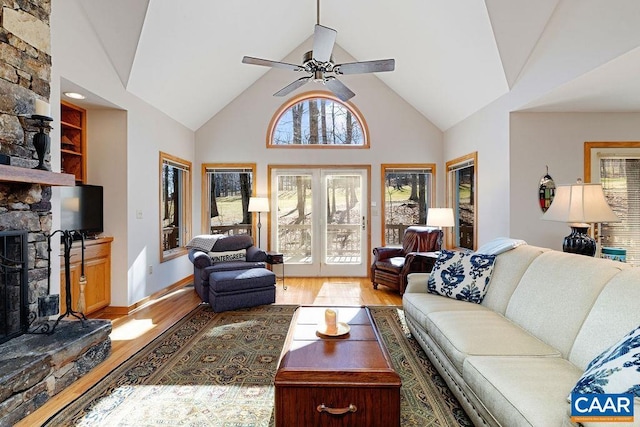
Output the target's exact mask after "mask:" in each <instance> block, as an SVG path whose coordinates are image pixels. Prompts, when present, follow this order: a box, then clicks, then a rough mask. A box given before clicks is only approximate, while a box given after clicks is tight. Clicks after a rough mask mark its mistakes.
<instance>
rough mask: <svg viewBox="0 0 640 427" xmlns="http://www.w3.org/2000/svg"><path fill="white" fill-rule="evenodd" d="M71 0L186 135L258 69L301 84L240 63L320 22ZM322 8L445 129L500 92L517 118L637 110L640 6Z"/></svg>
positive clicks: (278, 52)
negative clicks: (391, 67)
mask: <svg viewBox="0 0 640 427" xmlns="http://www.w3.org/2000/svg"><path fill="white" fill-rule="evenodd" d="M80 4H81V5H82V6H83V8H84V9H85V12H86V15H87V18H88V20H89V21H90V23H91V24H92V26H93V28H94V29H95V31H96V34H97V35H98V37H99V38H100V40H101V42H102V44H103V46H104V48H105V50H106V52H107V55H108V56H109V57H110V59H111V62H112V64H113V66H114V68H115V70H116V71H117V73H118V75H119V77H120V79H121V81H122V84H123V86H124V87H126V89H127V90H128V91H130V92H131V93H133V94H135V95H136V96H138V97H140V98H142V99H144V100H145V101H147V102H148V103H150V104H152V105H154V106H155V107H156V108H158V109H159V110H161V111H163V112H165V113H166V114H168V115H169V116H171V117H173V118H174V119H176V120H177V121H179V122H181V123H183V124H184V125H185V126H187V127H189V128H190V129H193V130H197V129H198V128H199V127H201V126H202V125H203V124H204V123H206V122H207V121H208V120H209V119H210V118H211V117H213V116H215V115H216V114H217V113H218V112H219V111H220V110H222V109H223V108H224V107H225V106H226V105H227V104H229V103H230V102H231V101H233V100H234V99H235V98H236V97H237V96H238V95H239V94H241V93H242V92H243V91H244V90H245V89H247V88H248V87H249V86H251V85H252V84H253V83H254V82H255V81H256V80H257V79H259V78H260V77H261V76H262V75H263V74H264V73H266V72H272V73H290V74H291V81H293V80H295V79H296V78H298V77H299V75H297V74H295V73H293V72H291V71H288V70H271V69H269V68H266V67H258V66H253V65H246V64H242V63H241V60H242V57H243V56H244V55H249V56H255V57H260V58H266V59H272V60H276V61H281V60H283V59H284V58H285V57H287V56H288V55H289V54H290V53H291V52H292V51H294V50H296V48H297V47H298V46H299V45H300V44H302V43H303V42H305V41H308V39H309V38H310V37H311V36H312V34H313V28H314V24H315V23H316V2H315V1H314V0H270V1H260V0H234V1H224V2H223V1H213V0H189V1H184V2H178V3H177V2H175V1H169V0H133V1H132V0H82V1H81V2H80ZM320 6H321V11H320V23H321V24H323V25H325V26H328V27H331V28H334V29H336V30H337V31H338V37H337V41H336V43H337V44H338V45H339V46H340V47H341V48H342V49H344V51H345V52H347V53H348V55H350V56H351V57H353V58H355V59H356V60H358V61H366V60H373V59H386V58H395V60H396V69H395V71H394V72H389V73H379V74H377V76H378V77H379V78H380V80H382V81H383V82H384V83H385V84H386V85H387V86H389V87H390V88H391V89H392V90H393V91H395V92H396V93H397V94H398V95H399V96H401V97H402V98H403V99H404V100H405V101H407V102H408V103H409V104H411V105H412V106H413V107H414V108H415V109H416V110H418V111H419V112H420V113H422V114H423V115H424V116H425V117H427V118H428V119H429V120H430V121H431V122H433V123H434V124H435V125H436V126H438V127H439V128H440V129H441V130H446V129H448V128H450V127H451V126H453V125H455V124H456V123H458V122H460V121H461V120H463V119H465V118H466V117H468V116H469V115H471V114H473V113H474V112H476V111H478V110H480V109H481V108H483V107H484V106H486V105H488V104H490V103H491V102H493V101H495V100H496V99H498V98H500V97H502V96H504V95H505V94H507V93H509V92H516V93H519V95H518V99H519V102H520V105H518V106H517V108H519V109H522V110H526V111H616V112H617V111H634V112H637V111H640V83H638V81H639V79H638V78H637V75H638V71H639V70H640V48H638V46H640V26H639V25H637V17H639V16H640V2H638V1H637V0H616V1H615V2H608V1H605V0H535V1H531V0H485V1H484V2H482V1H479V0H402V1H390V0H347V1H344V0H322V3H321V5H320ZM336 51H337V52H340V50H339V49H336ZM349 59H350V58H339V57H336V58H335V60H336V62H338V63H340V62H341V61H342V60H349ZM350 78H357V77H355V76H354V77H350ZM279 89H280V87H274V88H273V92H276V91H277V90H279ZM298 90H299V91H303V90H305V89H304V88H302V89H298ZM353 101H354V102H357V94H356V97H355V98H354V99H353Z"/></svg>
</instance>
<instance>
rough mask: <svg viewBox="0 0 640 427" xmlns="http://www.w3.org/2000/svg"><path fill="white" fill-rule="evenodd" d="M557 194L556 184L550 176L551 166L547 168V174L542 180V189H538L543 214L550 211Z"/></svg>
mask: <svg viewBox="0 0 640 427" xmlns="http://www.w3.org/2000/svg"><path fill="white" fill-rule="evenodd" d="M555 193H556V183H555V182H553V178H551V175H549V166H547V174H546V175H545V176H543V177H542V178H540V187H539V189H538V201H539V202H540V209H542V212H546V211H547V209H549V206H551V202H552V201H553V196H554V195H555Z"/></svg>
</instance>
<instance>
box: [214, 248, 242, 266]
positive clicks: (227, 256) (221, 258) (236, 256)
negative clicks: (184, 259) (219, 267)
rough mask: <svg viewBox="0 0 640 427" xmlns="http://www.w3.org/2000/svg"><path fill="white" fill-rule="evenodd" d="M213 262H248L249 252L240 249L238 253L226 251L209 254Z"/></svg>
mask: <svg viewBox="0 0 640 427" xmlns="http://www.w3.org/2000/svg"><path fill="white" fill-rule="evenodd" d="M209 256H210V257H211V261H213V262H214V263H215V262H228V261H246V260H247V250H246V249H240V250H237V251H224V252H209Z"/></svg>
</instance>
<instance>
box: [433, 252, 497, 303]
mask: <svg viewBox="0 0 640 427" xmlns="http://www.w3.org/2000/svg"><path fill="white" fill-rule="evenodd" d="M495 260H496V256H495V255H485V254H477V253H473V252H470V253H466V252H458V251H456V252H452V251H447V250H442V251H440V255H439V256H438V259H437V261H436V263H435V265H434V266H433V270H431V274H430V275H429V281H428V282H427V288H428V290H429V292H431V293H432V294H438V295H443V296H446V297H449V298H455V299H458V300H461V301H469V302H475V303H477V304H480V303H481V302H482V299H483V298H484V295H485V294H486V293H487V289H488V287H489V281H490V280H491V273H493V265H494V264H495Z"/></svg>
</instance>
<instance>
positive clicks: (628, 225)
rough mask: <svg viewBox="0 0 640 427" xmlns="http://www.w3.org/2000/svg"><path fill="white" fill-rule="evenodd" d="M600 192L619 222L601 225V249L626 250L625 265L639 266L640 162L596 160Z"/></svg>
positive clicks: (621, 159) (622, 158)
mask: <svg viewBox="0 0 640 427" xmlns="http://www.w3.org/2000/svg"><path fill="white" fill-rule="evenodd" d="M600 182H601V184H602V190H603V192H604V194H605V197H606V198H607V201H608V202H609V205H610V206H611V209H613V211H614V212H615V213H616V215H618V218H620V220H621V222H618V223H608V224H602V228H601V236H602V246H612V247H620V248H624V249H626V250H627V262H628V263H631V264H633V265H635V266H639V265H640V159H638V158H625V157H620V156H616V157H607V158H600Z"/></svg>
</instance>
